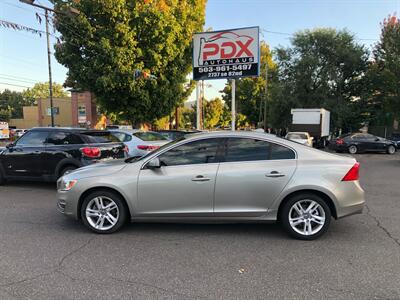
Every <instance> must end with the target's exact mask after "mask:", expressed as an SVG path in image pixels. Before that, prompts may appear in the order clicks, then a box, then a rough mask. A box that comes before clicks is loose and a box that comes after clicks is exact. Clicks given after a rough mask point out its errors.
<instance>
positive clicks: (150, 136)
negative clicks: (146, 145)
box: [133, 131, 168, 142]
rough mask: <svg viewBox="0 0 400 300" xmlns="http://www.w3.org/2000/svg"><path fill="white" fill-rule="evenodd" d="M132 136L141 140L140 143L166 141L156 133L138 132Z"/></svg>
mask: <svg viewBox="0 0 400 300" xmlns="http://www.w3.org/2000/svg"><path fill="white" fill-rule="evenodd" d="M133 135H134V136H136V137H137V138H139V139H141V140H142V141H146V142H151V141H167V140H168V139H167V138H166V137H165V136H163V135H161V134H160V133H158V132H150V131H143V132H142V131H140V132H135V133H134V134H133Z"/></svg>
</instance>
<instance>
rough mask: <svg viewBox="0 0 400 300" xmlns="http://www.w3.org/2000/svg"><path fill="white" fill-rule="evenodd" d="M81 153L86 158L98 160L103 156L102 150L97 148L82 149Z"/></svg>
mask: <svg viewBox="0 0 400 300" xmlns="http://www.w3.org/2000/svg"><path fill="white" fill-rule="evenodd" d="M81 152H82V154H83V155H84V156H86V157H89V158H98V157H100V156H101V150H100V148H97V147H85V148H81Z"/></svg>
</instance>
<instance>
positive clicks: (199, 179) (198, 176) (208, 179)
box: [192, 175, 211, 181]
mask: <svg viewBox="0 0 400 300" xmlns="http://www.w3.org/2000/svg"><path fill="white" fill-rule="evenodd" d="M210 180H211V178H208V177H204V176H203V175H197V176H196V177H194V178H192V181H210Z"/></svg>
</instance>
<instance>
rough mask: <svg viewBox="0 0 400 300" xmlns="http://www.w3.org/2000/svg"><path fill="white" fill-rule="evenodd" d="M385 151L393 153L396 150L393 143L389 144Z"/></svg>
mask: <svg viewBox="0 0 400 300" xmlns="http://www.w3.org/2000/svg"><path fill="white" fill-rule="evenodd" d="M387 152H388V153H389V154H393V153H395V152H396V148H395V147H394V146H393V145H390V146H389V147H388V150H387Z"/></svg>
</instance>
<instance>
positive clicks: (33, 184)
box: [3, 181, 57, 190]
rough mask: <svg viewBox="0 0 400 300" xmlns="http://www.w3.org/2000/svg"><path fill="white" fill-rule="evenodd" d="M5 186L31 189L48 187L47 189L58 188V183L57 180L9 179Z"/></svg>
mask: <svg viewBox="0 0 400 300" xmlns="http://www.w3.org/2000/svg"><path fill="white" fill-rule="evenodd" d="M3 186H5V187H17V188H29V189H46V190H56V189H57V184H56V183H55V182H42V181H7V182H6V183H5V184H4V185H3Z"/></svg>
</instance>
